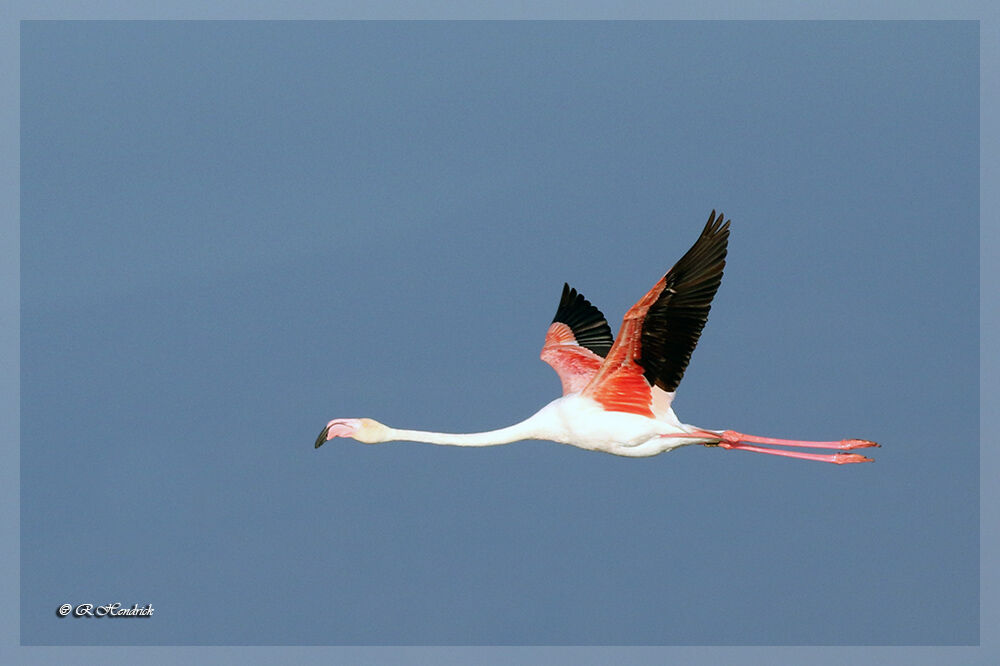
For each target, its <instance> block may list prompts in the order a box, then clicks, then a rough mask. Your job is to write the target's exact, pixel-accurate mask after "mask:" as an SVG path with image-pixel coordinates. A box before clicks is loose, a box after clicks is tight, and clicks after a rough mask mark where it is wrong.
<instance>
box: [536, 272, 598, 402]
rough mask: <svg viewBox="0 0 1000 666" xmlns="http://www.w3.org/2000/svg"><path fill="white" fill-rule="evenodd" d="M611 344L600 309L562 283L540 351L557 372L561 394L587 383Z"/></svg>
mask: <svg viewBox="0 0 1000 666" xmlns="http://www.w3.org/2000/svg"><path fill="white" fill-rule="evenodd" d="M612 344H614V337H613V336H612V335H611V327H610V326H608V321H607V319H605V318H604V315H603V314H601V311H600V310H598V309H597V308H596V307H594V306H593V305H591V303H590V301H588V300H587V299H586V298H584V297H583V294H580V293H577V291H576V289H572V288H570V286H569V285H568V284H564V285H563V291H562V298H560V299H559V309H558V310H556V316H555V317H553V319H552V324H551V325H550V326H549V330H548V332H547V333H546V334H545V345H544V346H543V347H542V354H541V356H542V360H543V361H545V362H546V363H548V364H549V365H551V366H552V368H553V369H554V370H555V371H556V373H557V374H558V375H559V379H560V380H561V381H562V387H563V395H566V394H567V393H577V392H579V391H581V390H583V387H585V386H586V385H587V384H588V383H590V380H591V379H592V378H593V376H594V375H595V374H596V373H597V370H598V368H600V367H601V364H602V363H604V357H605V356H607V355H608V351H610V349H611V346H612Z"/></svg>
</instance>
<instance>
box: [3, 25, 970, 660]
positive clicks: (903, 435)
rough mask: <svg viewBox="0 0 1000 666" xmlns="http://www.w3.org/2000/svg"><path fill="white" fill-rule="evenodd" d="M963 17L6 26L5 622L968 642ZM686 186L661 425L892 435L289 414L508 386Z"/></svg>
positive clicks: (466, 637)
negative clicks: (15, 482)
mask: <svg viewBox="0 0 1000 666" xmlns="http://www.w3.org/2000/svg"><path fill="white" fill-rule="evenodd" d="M977 36H978V32H977V29H976V27H975V24H969V23H879V24H871V23H833V24H829V23H721V24H720V23H614V24H609V23H558V24H557V23H517V24H515V23H491V24H480V23H374V24H370V23H200V24H199V23H169V24H167V23H161V24H148V23H86V24H81V23H44V24H40V23H29V24H25V26H24V29H23V31H22V75H21V81H22V136H21V158H22V161H21V175H22V192H21V213H22V227H21V228H22V237H21V240H22V256H21V261H22V295H21V298H22V300H21V303H22V312H21V314H22V412H21V419H22V451H21V463H22V470H21V480H22V486H21V491H22V498H21V499H22V504H21V509H22V535H21V536H22V559H21V563H22V581H21V591H22V609H23V610H22V625H21V637H22V641H23V642H24V643H28V644H81V643H93V644H109V643H129V644H412V643H418V644H456V643H461V644H469V643H494V644H495V643H500V644H518V643H534V644H566V643H571V644H723V645H725V644H775V643H777V644H968V643H975V642H977V641H978V609H979V597H978V589H979V579H978V568H979V559H978V546H979V537H978V521H979V514H978V501H977V500H978V490H979V489H978V478H979V476H978V447H977V442H978V438H979V432H978V408H977V405H978V401H977V397H978V372H977V369H978V302H979V290H978V272H979V271H978V268H979V266H978V234H979V219H978V218H979V210H978V194H979V191H978V156H979V136H978V108H979V107H978V104H979V99H978V75H979V71H978V64H977V57H978V39H977ZM712 208H717V209H721V210H724V211H725V212H726V214H727V215H728V216H729V217H731V218H733V220H734V222H733V224H734V226H733V233H732V240H731V243H730V259H729V263H728V266H727V271H726V278H725V279H724V281H723V285H722V288H721V290H720V292H719V295H718V297H717V298H716V301H715V306H714V308H713V311H712V315H711V318H710V320H709V324H708V327H707V328H706V330H705V333H704V335H703V337H702V341H701V343H700V345H699V348H698V349H697V350H696V351H695V353H694V356H693V359H692V362H691V365H690V367H689V371H688V374H687V376H686V377H685V379H684V381H683V383H682V384H681V387H680V390H679V393H678V397H677V401H676V403H675V408H676V410H677V412H678V414H679V416H680V417H681V418H682V420H685V421H687V422H691V423H696V424H698V425H702V426H705V427H717V428H722V427H732V428H735V429H739V430H742V431H745V432H751V433H757V434H764V435H773V436H787V437H803V438H814V439H826V438H831V439H832V438H838V437H841V436H860V437H869V438H873V439H877V440H879V441H881V442H882V443H883V444H884V448H882V449H879V450H878V451H877V453H876V457H877V459H878V462H877V463H876V464H875V465H866V466H849V467H834V466H828V465H819V464H810V463H805V462H798V461H790V460H782V459H778V458H775V457H771V456H755V455H750V454H743V453H738V452H725V451H720V450H707V449H684V450H681V451H678V452H675V453H673V454H667V455H663V456H660V457H657V458H654V459H649V460H638V461H637V460H622V459H618V458H614V457H611V456H606V455H599V454H593V453H587V452H583V451H579V450H576V449H572V448H569V447H562V446H558V445H555V444H552V443H545V442H527V443H518V444H513V445H510V446H506V447H497V448H491V449H484V450H475V451H463V450H459V449H453V448H444V447H433V446H428V445H418V444H408V443H401V444H388V445H385V446H383V447H365V446H362V445H360V444H355V443H353V442H342V441H337V442H335V443H331V444H329V445H327V446H326V447H324V448H322V449H320V450H319V451H315V450H313V449H312V440H313V439H314V438H315V435H316V433H317V432H318V431H319V429H320V427H322V425H323V424H324V423H325V422H326V421H327V420H328V419H329V418H332V417H334V416H372V417H375V418H378V419H379V420H382V421H384V422H387V423H389V424H391V425H396V426H400V427H412V428H428V429H437V430H454V431H462V430H482V429H488V428H494V427H499V426H502V425H506V424H508V423H510V422H513V421H516V420H520V419H522V418H524V417H525V416H527V415H529V414H530V413H531V412H532V411H534V410H535V409H537V408H538V407H540V406H541V405H542V404H544V403H545V402H547V401H549V400H551V399H552V398H553V397H555V396H556V395H558V391H559V383H558V379H557V378H556V376H555V374H554V373H552V371H551V370H550V369H549V368H548V367H547V366H545V365H544V364H542V363H541V362H540V361H539V360H538V359H537V354H538V350H539V348H540V345H541V342H542V340H543V337H544V332H545V328H546V326H547V324H548V322H549V320H550V319H551V317H552V313H553V312H554V310H555V306H556V304H557V300H558V296H559V291H560V289H561V286H562V282H563V281H569V282H570V284H572V285H573V286H575V287H576V288H577V289H579V290H581V291H582V292H583V293H584V294H585V295H586V296H587V297H588V298H589V299H591V300H592V301H593V302H594V303H595V304H597V305H598V306H599V307H601V308H602V309H603V310H604V312H605V314H606V315H608V318H609V320H610V321H611V322H612V327H613V328H617V324H618V322H619V321H620V318H621V315H622V314H623V313H624V311H625V309H627V307H628V306H629V305H631V304H632V302H634V301H635V300H636V299H637V298H638V297H639V296H641V295H642V293H644V292H645V290H646V289H647V288H648V287H649V286H650V285H651V284H652V283H653V282H654V281H655V280H656V279H657V278H658V277H659V276H660V275H661V274H662V273H663V271H664V270H666V268H668V267H669V266H670V264H672V263H673V261H675V260H676V259H677V258H678V257H679V256H680V255H681V254H682V253H683V252H684V250H685V249H686V248H687V247H688V245H690V243H691V242H692V241H693V240H694V238H695V237H696V236H697V233H698V231H699V230H700V227H701V225H702V224H703V223H704V220H705V218H706V217H707V214H708V212H709V210H711V209H712ZM105 598H107V601H116V600H117V601H122V602H123V603H127V604H129V605H131V603H140V604H144V603H152V604H153V605H154V606H155V607H156V608H157V616H156V617H155V619H154V618H151V619H150V620H149V621H145V620H143V621H130V622H114V623H112V622H100V623H97V622H89V621H74V620H69V619H65V620H63V619H59V618H57V617H56V616H55V613H54V609H55V608H56V607H57V606H58V605H59V604H60V603H64V602H66V601H70V602H76V601H77V600H79V601H81V602H82V601H91V600H93V602H94V603H102V602H105ZM248 607H251V608H255V609H256V610H255V612H253V613H245V612H240V613H228V612H202V611H201V610H197V611H196V610H192V609H218V608H248ZM95 624H96V625H97V626H94V625H95Z"/></svg>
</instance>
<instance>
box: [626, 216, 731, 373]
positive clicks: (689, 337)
mask: <svg viewBox="0 0 1000 666" xmlns="http://www.w3.org/2000/svg"><path fill="white" fill-rule="evenodd" d="M723 217H724V216H723V215H721V214H720V215H719V216H718V217H716V215H715V211H714V210H713V211H712V214H711V215H710V216H709V218H708V223H707V224H706V225H705V228H704V230H703V231H702V232H701V236H700V237H699V238H698V240H697V241H695V244H694V245H693V246H691V249H690V250H688V251H687V253H686V254H685V255H684V256H683V257H681V260H680V261H678V262H677V263H676V264H675V265H674V267H673V268H671V269H670V271H669V272H668V273H667V275H666V277H665V280H666V285H665V286H664V289H663V291H662V292H661V293H660V296H659V298H657V299H656V302H655V303H654V304H653V305H652V306H651V307H650V308H649V312H648V313H647V314H646V318H645V320H644V321H643V324H642V337H641V351H640V354H641V356H640V358H638V359H636V360H637V362H638V363H639V365H640V366H642V369H643V371H644V372H643V375H644V376H645V377H646V381H648V382H649V384H650V385H651V386H658V387H660V388H661V389H663V390H664V391H667V392H673V391H676V390H677V385H678V384H680V381H681V378H682V377H683V376H684V370H685V369H686V368H687V365H688V361H690V360H691V352H693V351H694V348H695V345H697V344H698V338H699V337H700V336H701V331H702V329H703V328H704V327H705V322H706V321H707V320H708V311H709V309H710V308H711V306H712V298H713V297H714V296H715V292H716V291H717V290H718V289H719V285H720V284H721V283H722V269H723V268H724V267H725V265H726V246H727V244H728V242H729V221H728V220H727V221H725V222H723Z"/></svg>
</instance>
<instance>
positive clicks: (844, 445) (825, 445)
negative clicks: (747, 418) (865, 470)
mask: <svg viewBox="0 0 1000 666" xmlns="http://www.w3.org/2000/svg"><path fill="white" fill-rule="evenodd" d="M740 442H754V443H756V444H777V445H778V446H797V447H799V448H804V449H840V450H841V451H849V450H850V449H864V448H868V447H869V446H878V444H876V443H875V442H869V441H868V440H867V439H842V440H840V441H838V442H810V441H802V440H799V439H776V438H774V437H757V436H756V435H745V434H743V433H741V432H736V431H735V430H727V431H725V432H724V433H722V441H721V442H719V444H720V445H722V446H725V445H726V444H739V443H740Z"/></svg>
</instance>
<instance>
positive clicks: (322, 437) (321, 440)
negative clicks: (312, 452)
mask: <svg viewBox="0 0 1000 666" xmlns="http://www.w3.org/2000/svg"><path fill="white" fill-rule="evenodd" d="M328 432H330V426H327V427H325V428H323V432H321V433H320V434H319V437H317V438H316V447H315V448H317V449H318V448H319V447H321V446H323V445H324V444H325V443H326V440H328V439H329V437H327V433H328Z"/></svg>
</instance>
